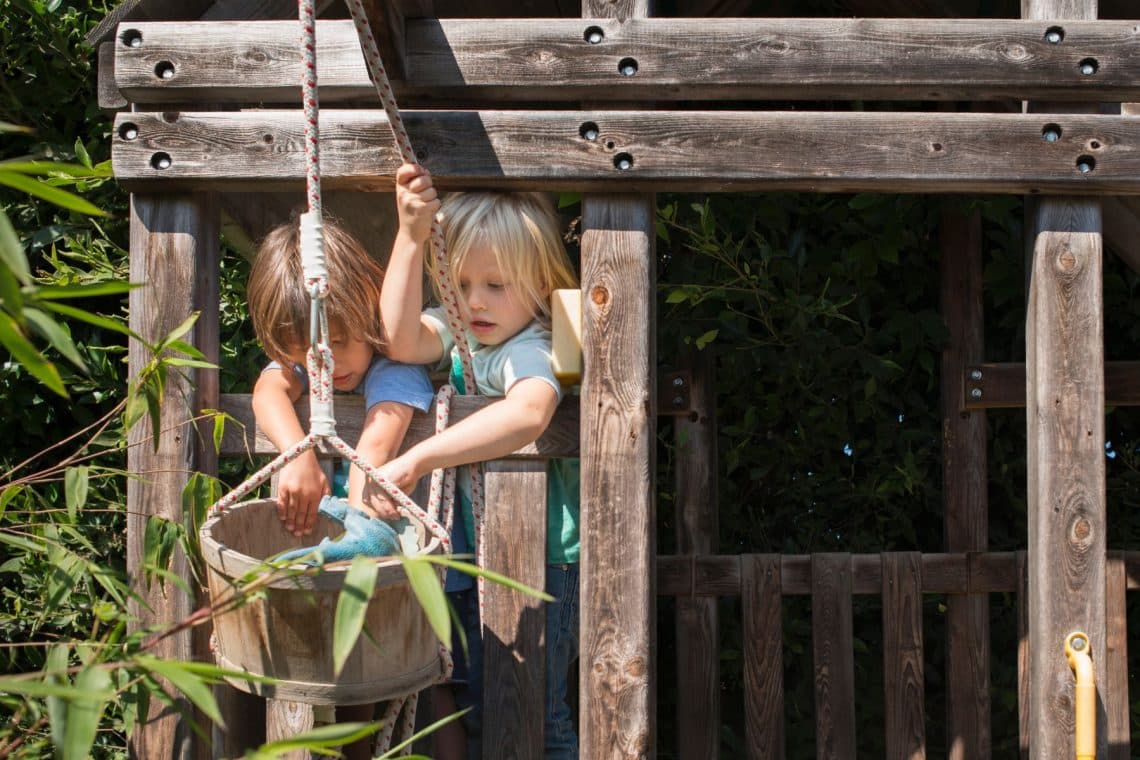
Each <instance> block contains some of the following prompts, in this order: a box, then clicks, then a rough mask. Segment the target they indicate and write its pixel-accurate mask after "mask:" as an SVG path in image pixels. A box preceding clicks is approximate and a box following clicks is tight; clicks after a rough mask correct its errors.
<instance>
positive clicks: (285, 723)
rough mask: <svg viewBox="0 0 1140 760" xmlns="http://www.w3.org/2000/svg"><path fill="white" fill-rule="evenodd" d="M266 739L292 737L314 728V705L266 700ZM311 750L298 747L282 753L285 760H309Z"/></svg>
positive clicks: (277, 739)
mask: <svg viewBox="0 0 1140 760" xmlns="http://www.w3.org/2000/svg"><path fill="white" fill-rule="evenodd" d="M265 712H266V715H265V725H266V736H265V740H266V741H270V742H273V741H281V740H283V739H291V738H293V737H294V736H296V735H297V734H302V733H304V732H306V731H311V730H312V729H313V724H314V720H313V706H312V705H306V704H302V703H300V702H289V701H286V700H283V699H267V700H265ZM309 757H310V755H309V751H308V750H305V749H297V750H292V751H290V752H287V753H286V754H284V755H282V758H283V760H309Z"/></svg>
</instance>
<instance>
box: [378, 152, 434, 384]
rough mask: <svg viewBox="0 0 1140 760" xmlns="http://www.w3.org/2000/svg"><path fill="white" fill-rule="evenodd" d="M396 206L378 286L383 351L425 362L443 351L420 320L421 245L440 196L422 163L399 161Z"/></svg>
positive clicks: (425, 238)
mask: <svg viewBox="0 0 1140 760" xmlns="http://www.w3.org/2000/svg"><path fill="white" fill-rule="evenodd" d="M396 207H397V210H398V211H399V216H400V227H399V229H398V230H397V232H396V240H395V242H394V243H393V244H392V255H391V257H390V258H389V259H388V269H387V272H386V274H385V275H384V285H383V287H382V289H381V291H380V318H381V320H382V321H383V323H384V333H385V337H386V338H387V340H388V346H387V351H386V353H387V354H388V356H389V357H390V358H392V359H395V360H396V361H401V362H407V363H408V364H429V363H432V362H436V361H438V360H439V358H440V357H441V356H442V355H443V344H442V343H441V342H440V340H439V337H438V336H437V335H436V334H435V331H434V330H432V329H431V328H430V327H428V326H427V325H426V324H424V323H422V322H421V321H420V309H421V308H422V307H423V303H424V293H423V279H424V268H423V251H424V243H425V242H427V239H428V236H429V235H430V233H431V222H432V217H433V216H434V214H435V212H436V211H437V210H438V209H439V200H438V199H437V197H436V191H435V188H434V187H432V184H431V176H430V175H429V174H428V173H427V170H426V169H424V168H423V167H421V166H416V165H413V164H404V165H403V166H401V167H400V169H399V170H398V171H397V172H396Z"/></svg>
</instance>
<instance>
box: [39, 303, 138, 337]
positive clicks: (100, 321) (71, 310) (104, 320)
mask: <svg viewBox="0 0 1140 760" xmlns="http://www.w3.org/2000/svg"><path fill="white" fill-rule="evenodd" d="M37 295H39V294H38V293H37ZM40 306H41V307H42V308H44V309H47V310H48V311H54V312H55V313H57V314H62V315H64V316H65V317H71V318H72V319H78V320H79V321H81V322H86V323H87V324H89V325H95V326H96V327H100V328H102V329H104V330H110V331H112V332H116V333H119V334H120V335H126V336H127V337H128V338H137V337H138V336H137V335H135V334H134V332H132V331H131V330H130V328H128V327H127V326H126V325H124V324H123V323H122V322H119V321H116V320H114V319H112V318H111V317H104V316H102V315H100V314H94V313H92V312H90V311H84V310H83V309H77V308H75V307H74V306H68V305H66V304H62V303H55V302H53V301H42V302H40Z"/></svg>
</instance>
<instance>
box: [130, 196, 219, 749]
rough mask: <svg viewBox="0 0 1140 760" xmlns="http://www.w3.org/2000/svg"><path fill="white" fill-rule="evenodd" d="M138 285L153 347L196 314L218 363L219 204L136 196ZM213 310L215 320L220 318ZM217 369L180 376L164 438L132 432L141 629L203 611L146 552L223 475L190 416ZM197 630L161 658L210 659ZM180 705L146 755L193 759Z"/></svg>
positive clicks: (136, 345)
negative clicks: (152, 569)
mask: <svg viewBox="0 0 1140 760" xmlns="http://www.w3.org/2000/svg"><path fill="white" fill-rule="evenodd" d="M130 237H131V241H130V251H131V255H130V259H131V261H130V269H131V281H132V282H141V283H145V287H141V288H138V289H136V290H132V291H131V294H130V298H129V301H130V304H129V305H130V327H131V330H133V331H134V332H135V333H136V334H138V335H139V336H140V337H141V338H142V340H144V341H146V342H147V343H152V344H153V343H157V342H158V341H159V340H160V339H161V338H162V337H164V336H165V335H166V334H167V333H168V332H170V331H171V330H173V329H174V328H175V327H177V326H178V325H180V324H181V323H182V322H183V321H184V320H185V319H186V318H187V317H189V316H190V315H191V314H192V313H193V312H195V311H200V312H201V313H202V314H203V315H204V316H202V317H201V318H200V320H199V322H198V323H197V324H195V326H194V327H193V328H192V330H191V332H190V333H189V334H188V335H187V336H186V337H185V338H184V340H186V341H187V342H188V343H190V344H191V345H195V346H197V347H199V348H200V349H202V350H203V351H204V352H205V353H206V356H207V358H208V359H210V358H212V359H213V360H215V361H216V357H217V350H218V333H217V309H216V304H217V299H218V295H217V271H218V255H219V253H218V248H219V246H218V212H217V205H216V203H215V202H214V200H213V199H212V198H210V197H208V196H202V195H168V196H162V197H150V196H139V195H135V196H133V197H132V198H131V219H130ZM210 315H213V316H210ZM128 353H129V373H130V376H131V379H132V382H133V381H134V380H135V379H136V378H137V377H138V374H139V372H140V370H141V369H142V368H143V366H144V365H145V364H146V363H147V362H148V361H149V360H150V359H151V356H150V353H149V351H148V350H147V349H146V348H145V346H144V345H143V344H142V342H140V341H138V340H132V341H131V342H130V347H129V350H128ZM217 398H218V386H217V377H216V371H207V370H195V371H193V372H191V373H188V374H186V375H182V374H180V373H172V374H171V376H170V378H169V379H168V381H167V384H166V391H165V397H164V399H163V403H162V405H161V407H160V409H159V415H160V426H159V427H160V430H161V433H160V434H159V435H158V439H157V440H154V439H153V438H152V435H151V426H150V424H149V422H148V420H146V419H144V420H141V421H140V422H139V423H138V424H137V425H135V427H134V428H132V429H131V431H130V433H129V443H130V448H129V449H128V451H127V467H128V469H129V470H130V472H131V473H132V474H133V475H134V476H135V477H132V478H129V479H128V480H127V572H128V574H129V575H130V578H131V584H132V587H133V588H134V590H135V591H136V592H137V594H138V598H137V599H136V598H134V597H132V600H131V602H130V609H131V616H132V619H133V620H134V621H136V623H135V625H136V626H138V627H142V628H146V627H149V626H152V625H172V624H174V623H177V622H179V621H181V620H184V619H185V618H186V617H187V616H188V615H189V614H190V612H191V611H192V610H193V609H195V608H196V607H197V600H195V599H194V598H193V597H192V596H188V595H186V594H183V593H182V592H180V591H179V590H177V589H176V588H173V587H172V586H171V584H170V583H169V582H167V583H166V584H161V583H160V582H159V581H158V580H157V579H155V580H154V581H153V582H148V581H147V580H146V577H147V575H148V573H146V572H145V568H146V560H145V552H144V543H145V536H146V534H147V523H148V521H149V520H150V519H151V518H161V519H166V520H170V521H171V522H174V523H175V524H179V525H180V524H182V518H183V515H182V489H183V487H184V486H185V485H186V482H187V480H188V478H189V474H190V473H191V472H194V471H195V470H199V469H201V470H202V471H204V472H207V473H210V472H216V470H217V468H216V461H215V460H214V459H213V457H212V449H210V447H208V446H205V445H202V441H203V440H206V441H208V440H209V437H208V436H207V437H206V438H205V439H203V438H202V437H201V436H200V435H198V434H197V431H196V430H195V429H194V426H193V424H192V423H191V422H190V420H192V419H194V418H195V417H196V416H197V415H198V414H199V410H200V409H202V408H206V407H210V408H213V407H215V405H216V403H217ZM169 569H170V571H171V572H172V573H173V574H174V575H176V576H178V577H182V578H188V577H189V569H188V565H187V558H186V557H185V556H184V555H182V554H181V553H177V552H176V553H175V555H174V557H173V559H172V562H171V567H170V568H169ZM198 630H199V631H200V633H199V634H197V635H195V634H194V632H193V630H191V629H187V630H185V631H182V632H180V633H176V634H173V635H171V636H167V637H165V638H163V639H162V640H161V641H160V642H159V643H158V644H157V645H156V647H157V648H156V649H155V651H154V654H155V655H157V656H159V657H163V658H168V659H177V660H188V661H189V660H195V659H202V658H204V657H206V656H208V650H207V649H206V646H205V645H206V640H205V637H206V636H207V635H208V633H207V632H206V631H205V629H202V628H199V629H198ZM172 694H175V695H176V702H175V704H173V705H163V704H162V703H160V702H158V701H155V702H153V703H152V704H151V706H150V713H149V717H148V720H147V722H146V723H145V724H144V725H143V726H141V727H140V728H139V729H138V730H137V731H136V732H135V733H134V734H133V735H132V737H131V749H132V754H133V755H134V756H136V757H168V758H186V759H188V758H191V757H194V756H195V752H196V751H197V747H198V745H199V744H200V742H199V741H198V739H197V738H196V737H195V735H194V734H193V732H192V731H191V729H190V719H189V717H188V716H190V715H192V714H193V709H192V705H191V703H190V701H189V700H187V699H185V698H179V697H177V690H174V691H172Z"/></svg>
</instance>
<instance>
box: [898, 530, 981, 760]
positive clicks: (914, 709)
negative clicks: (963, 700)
mask: <svg viewBox="0 0 1140 760" xmlns="http://www.w3.org/2000/svg"><path fill="white" fill-rule="evenodd" d="M881 556H882V561H883V686H884V690H885V697H886V700H885V701H886V714H887V726H886V731H887V754H886V760H925V758H926V729H925V726H924V724H923V721H925V719H926V713H925V709H924V707H923V689H924V687H925V680H924V676H923V645H922V555H921V554H919V553H918V552H888V553H884V554H882V555H881ZM967 598H969V597H967ZM947 638H951V637H950V636H948V637H947ZM951 736H953V734H951ZM953 741H955V740H954V739H951V741H950V742H947V743H948V744H950V743H951V742H953Z"/></svg>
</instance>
